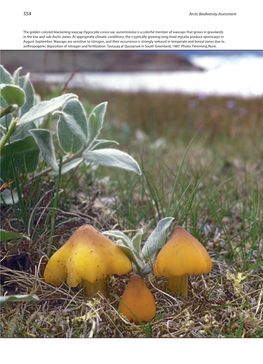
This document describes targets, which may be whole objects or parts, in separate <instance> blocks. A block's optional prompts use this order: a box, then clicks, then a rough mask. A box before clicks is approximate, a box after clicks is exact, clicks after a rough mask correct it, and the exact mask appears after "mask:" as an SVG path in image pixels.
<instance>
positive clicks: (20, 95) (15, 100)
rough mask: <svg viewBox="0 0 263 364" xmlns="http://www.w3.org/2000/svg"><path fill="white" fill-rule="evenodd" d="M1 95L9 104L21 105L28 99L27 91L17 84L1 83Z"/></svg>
mask: <svg viewBox="0 0 263 364" xmlns="http://www.w3.org/2000/svg"><path fill="white" fill-rule="evenodd" d="M1 96H2V97H3V98H4V99H5V101H6V102H7V104H8V105H12V104H16V105H18V106H19V107H21V106H23V105H24V103H25V101H26V95H25V92H24V91H23V90H22V89H21V88H20V87H19V86H16V85H4V84H2V85H1Z"/></svg>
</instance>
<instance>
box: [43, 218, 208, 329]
mask: <svg viewBox="0 0 263 364" xmlns="http://www.w3.org/2000/svg"><path fill="white" fill-rule="evenodd" d="M172 220H173V218H164V219H163V220H161V221H160V222H159V223H158V225H157V227H156V229H155V230H154V231H153V232H152V233H151V235H150V237H149V238H148V239H147V241H146V242H145V244H144V245H143V248H142V249H141V238H142V234H143V232H142V231H141V230H140V231H139V232H138V233H137V234H136V235H135V236H134V238H133V239H130V238H128V237H127V236H126V235H124V234H123V233H122V232H120V231H108V232H104V233H103V234H102V233H100V232H99V231H98V230H96V229H95V228H94V227H92V226H91V225H84V226H82V227H80V228H78V229H77V230H76V231H75V232H74V234H73V235H72V236H71V237H70V239H69V240H68V241H67V242H66V243H65V244H64V245H63V246H62V247H61V248H60V249H59V250H57V252H56V253H54V254H53V256H52V257H51V258H50V259H49V261H48V263H47V266H46V268H45V272H44V279H45V281H46V282H47V283H50V284H52V285H55V286H59V285H60V284H61V283H62V282H64V281H66V282H67V284H68V285H69V286H72V287H76V286H80V287H84V288H85V294H86V295H87V296H88V297H90V296H92V295H94V294H96V293H97V292H98V291H100V292H101V293H102V294H103V295H104V297H106V298H108V297H109V284H108V277H109V276H110V275H112V274H116V275H119V276H120V275H124V274H127V273H129V272H131V271H132V270H133V271H134V272H135V274H133V275H132V276H131V277H130V280H129V282H128V284H127V287H126V289H125V290H124V292H123V295H122V297H121V300H120V304H119V313H120V314H121V315H123V316H125V317H127V319H128V320H129V321H131V322H134V323H136V324H137V323H140V322H148V321H150V320H152V318H153V317H155V314H156V304H155V300H154V297H153V295H152V293H151V292H150V290H149V289H148V287H147V286H146V284H145V282H144V280H143V276H144V275H146V274H149V273H150V272H152V270H153V272H154V275H155V276H156V277H157V278H159V277H161V276H163V277H166V278H167V284H166V289H167V290H168V291H169V292H170V293H171V294H173V295H182V296H183V297H185V298H187V297H188V275H190V274H191V275H198V274H206V273H208V272H209V271H210V270H211V268H212V262H211V259H210V256H209V254H208V253H207V251H206V249H205V248H204V246H203V245H202V244H201V243H200V242H199V241H198V240H197V239H196V238H194V237H193V236H192V235H191V234H190V233H188V232H187V231H186V230H185V229H183V228H182V227H181V226H176V227H175V228H174V229H173V231H172V234H171V236H170V238H169V239H168V241H167V242H166V244H165V245H164V246H163V247H162V248H161V246H162V243H163V240H164V236H165V233H166V231H167V229H168V228H169V226H170V224H171V222H172ZM105 235H110V236H113V237H115V238H117V239H118V240H117V243H116V244H115V243H114V242H113V241H112V240H110V239H109V238H107V237H106V236H105Z"/></svg>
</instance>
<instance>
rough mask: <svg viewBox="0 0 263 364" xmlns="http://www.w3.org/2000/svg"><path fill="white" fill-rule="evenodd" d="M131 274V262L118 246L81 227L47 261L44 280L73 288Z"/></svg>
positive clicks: (104, 237)
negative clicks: (64, 283)
mask: <svg viewBox="0 0 263 364" xmlns="http://www.w3.org/2000/svg"><path fill="white" fill-rule="evenodd" d="M131 271H132V265H131V262H130V260H129V258H128V257H127V256H126V255H125V253H124V252H123V251H122V250H121V248H120V247H119V246H117V245H116V244H115V243H114V242H113V241H111V240H110V239H109V238H107V237H106V236H105V235H103V234H101V233H100V232H99V231H98V230H96V229H95V228H94V227H92V226H91V225H84V226H81V227H80V228H79V229H77V230H76V231H75V232H74V234H73V235H72V236H71V237H70V239H69V240H68V241H67V242H66V243H65V244H64V245H63V246H62V247H61V248H60V249H59V250H58V251H57V252H56V253H54V254H53V255H52V257H51V258H50V259H49V261H48V264H47V266H46V268H45V272H44V279H45V282H47V283H50V284H52V285H55V286H59V285H60V284H61V281H67V284H68V285H69V284H70V282H71V285H72V287H76V286H77V285H78V284H80V283H81V280H82V279H84V280H87V281H89V282H91V283H94V282H96V281H98V280H101V279H105V278H106V277H107V276H108V275H111V274H117V275H123V274H126V273H129V272H131ZM71 279H72V281H71Z"/></svg>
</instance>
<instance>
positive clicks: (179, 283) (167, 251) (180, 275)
mask: <svg viewBox="0 0 263 364" xmlns="http://www.w3.org/2000/svg"><path fill="white" fill-rule="evenodd" d="M211 268H212V262H211V259H210V256H209V254H208V253H207V251H206V249H205V248H204V247H203V245H202V244H201V243H199V241H198V240H197V239H195V238H194V237H193V236H192V235H191V234H189V233H188V232H187V231H186V230H185V229H183V228H182V227H181V226H176V227H175V228H174V229H173V231H172V235H171V237H170V239H169V240H168V241H167V243H166V244H165V245H164V246H163V248H162V249H161V251H160V252H159V254H158V255H157V258H156V261H155V264H154V274H155V276H156V277H160V276H163V277H167V285H166V289H167V290H169V291H171V293H172V294H173V295H176V294H178V295H180V294H181V295H182V296H183V297H185V298H187V296H188V274H193V275H198V274H206V273H208V272H210V270H211Z"/></svg>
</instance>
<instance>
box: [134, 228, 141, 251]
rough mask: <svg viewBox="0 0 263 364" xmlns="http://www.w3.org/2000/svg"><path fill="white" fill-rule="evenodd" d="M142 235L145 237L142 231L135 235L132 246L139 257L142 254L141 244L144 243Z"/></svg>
mask: <svg viewBox="0 0 263 364" xmlns="http://www.w3.org/2000/svg"><path fill="white" fill-rule="evenodd" d="M142 235H143V230H142V229H140V230H139V231H138V232H137V233H136V235H134V237H133V238H132V246H133V249H134V250H135V251H136V253H137V254H138V255H139V252H140V247H141V242H142Z"/></svg>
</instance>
